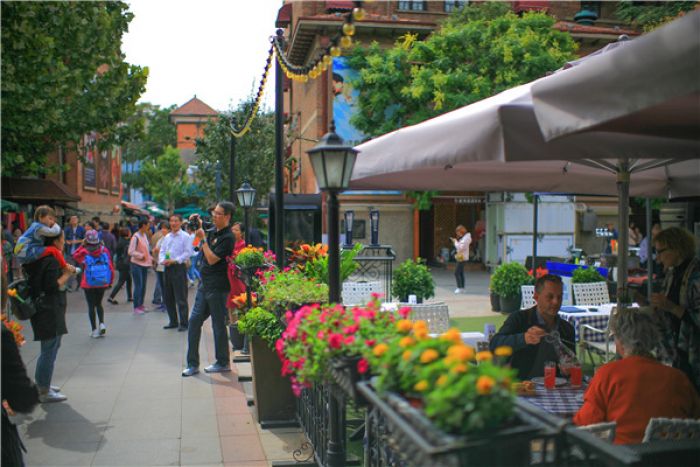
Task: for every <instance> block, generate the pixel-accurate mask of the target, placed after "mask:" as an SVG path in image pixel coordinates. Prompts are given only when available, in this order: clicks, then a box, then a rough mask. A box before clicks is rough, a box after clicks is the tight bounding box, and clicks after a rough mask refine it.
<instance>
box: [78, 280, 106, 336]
mask: <svg viewBox="0 0 700 467" xmlns="http://www.w3.org/2000/svg"><path fill="white" fill-rule="evenodd" d="M83 291H84V292H85V299H86V300H87V305H88V318H90V326H92V330H93V331H94V330H95V329H97V322H95V313H96V312H97V319H98V320H99V322H100V323H104V322H105V310H104V308H103V307H102V299H103V298H104V296H105V292H106V291H107V288H106V287H104V288H102V287H101V288H94V289H83Z"/></svg>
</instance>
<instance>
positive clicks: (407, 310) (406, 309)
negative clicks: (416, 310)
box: [399, 306, 411, 319]
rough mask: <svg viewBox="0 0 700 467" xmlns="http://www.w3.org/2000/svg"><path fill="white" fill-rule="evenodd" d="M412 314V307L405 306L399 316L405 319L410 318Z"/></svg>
mask: <svg viewBox="0 0 700 467" xmlns="http://www.w3.org/2000/svg"><path fill="white" fill-rule="evenodd" d="M410 314H411V308H410V307H407V306H404V307H402V308H401V309H399V315H400V316H401V317H402V318H403V319H406V318H408V315H410Z"/></svg>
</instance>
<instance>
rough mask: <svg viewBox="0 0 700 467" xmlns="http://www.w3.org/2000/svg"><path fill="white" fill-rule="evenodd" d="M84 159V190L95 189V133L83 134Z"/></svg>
mask: <svg viewBox="0 0 700 467" xmlns="http://www.w3.org/2000/svg"><path fill="white" fill-rule="evenodd" d="M84 147H85V160H84V161H83V162H82V164H83V189H85V190H96V189H97V167H96V162H97V157H96V156H95V153H96V151H97V134H96V133H89V134H87V135H85V144H84Z"/></svg>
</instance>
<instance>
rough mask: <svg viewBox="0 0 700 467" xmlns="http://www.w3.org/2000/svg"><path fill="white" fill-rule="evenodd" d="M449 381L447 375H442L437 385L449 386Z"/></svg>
mask: <svg viewBox="0 0 700 467" xmlns="http://www.w3.org/2000/svg"><path fill="white" fill-rule="evenodd" d="M447 380H448V377H447V375H442V376H440V377H439V378H438V379H437V381H436V383H435V384H437V385H438V386H444V385H446V384H447Z"/></svg>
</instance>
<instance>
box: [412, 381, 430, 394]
mask: <svg viewBox="0 0 700 467" xmlns="http://www.w3.org/2000/svg"><path fill="white" fill-rule="evenodd" d="M413 389H414V390H416V391H418V392H423V391H425V390H426V389H428V382H427V381H426V380H424V379H422V380H420V381H418V382H417V383H416V384H415V385H414V386H413Z"/></svg>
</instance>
